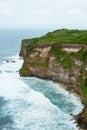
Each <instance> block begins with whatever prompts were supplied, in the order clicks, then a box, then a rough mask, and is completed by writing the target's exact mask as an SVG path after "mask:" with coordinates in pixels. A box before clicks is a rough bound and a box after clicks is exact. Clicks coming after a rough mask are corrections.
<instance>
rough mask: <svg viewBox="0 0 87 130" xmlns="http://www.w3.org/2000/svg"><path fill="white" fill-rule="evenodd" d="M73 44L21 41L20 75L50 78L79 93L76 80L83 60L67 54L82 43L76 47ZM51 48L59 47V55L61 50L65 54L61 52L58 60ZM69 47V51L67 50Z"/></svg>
mask: <svg viewBox="0 0 87 130" xmlns="http://www.w3.org/2000/svg"><path fill="white" fill-rule="evenodd" d="M75 46H76V45H75ZM75 46H74V45H73V44H71V45H67V44H62V45H61V46H60V45H57V46H56V45H55V46H54V45H51V44H33V43H31V42H30V43H28V44H27V43H23V44H22V47H21V51H20V56H22V57H23V58H24V64H23V66H22V68H21V69H20V75H21V76H37V77H40V78H48V79H52V80H53V81H56V82H59V83H62V84H64V85H66V86H67V89H68V90H70V91H74V92H77V93H78V94H81V87H80V86H81V85H80V83H78V82H77V80H78V77H79V76H80V73H81V72H80V71H81V69H80V66H81V65H82V63H83V62H82V61H80V60H79V59H75V58H73V56H69V55H70V54H71V53H73V52H74V51H75V52H76V51H77V52H78V51H79V50H80V49H81V48H82V47H84V45H77V47H76V48H75ZM53 48H56V49H57V48H60V50H61V52H59V56H60V53H62V52H63V53H65V55H64V54H63V55H62V57H60V58H59V60H58V59H57V58H56V56H55V54H54V53H52V49H53ZM70 49H71V52H70V51H68V50H70ZM75 49H76V50H75ZM64 58H65V59H64ZM71 62H72V63H71ZM69 64H70V65H69ZM77 86H78V87H77Z"/></svg>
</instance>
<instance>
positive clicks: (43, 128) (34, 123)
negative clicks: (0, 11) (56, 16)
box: [0, 29, 83, 130]
mask: <svg viewBox="0 0 87 130" xmlns="http://www.w3.org/2000/svg"><path fill="white" fill-rule="evenodd" d="M48 31H49V30H45V29H44V30H43V29H1V30H0V130H79V128H78V127H77V124H76V122H75V120H74V118H73V116H72V115H77V114H79V113H80V112H81V111H82V109H83V104H82V103H81V101H80V99H79V98H78V97H76V96H74V95H73V94H70V93H69V92H67V91H66V90H64V89H63V88H62V87H61V86H60V85H59V84H56V83H54V82H52V81H51V80H43V79H39V78H36V77H20V75H19V69H20V68H21V66H22V63H23V60H22V59H21V58H20V57H19V51H20V48H21V41H22V39H25V38H32V37H37V36H41V35H44V34H45V33H47V32H48Z"/></svg>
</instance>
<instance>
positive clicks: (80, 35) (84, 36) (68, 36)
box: [23, 29, 87, 44]
mask: <svg viewBox="0 0 87 130" xmlns="http://www.w3.org/2000/svg"><path fill="white" fill-rule="evenodd" d="M29 40H30V41H32V42H33V43H39V44H44V43H51V44H52V43H58V44H62V43H82V44H84V43H85V44H87V31H86V30H68V29H61V30H56V31H53V32H49V33H47V34H46V35H44V36H42V37H38V38H32V39H24V40H23V42H28V41H29Z"/></svg>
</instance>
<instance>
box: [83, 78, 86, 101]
mask: <svg viewBox="0 0 87 130" xmlns="http://www.w3.org/2000/svg"><path fill="white" fill-rule="evenodd" d="M82 92H83V95H84V97H85V99H86V102H87V78H86V79H85V80H84V87H83V88H82Z"/></svg>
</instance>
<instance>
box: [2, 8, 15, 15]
mask: <svg viewBox="0 0 87 130" xmlns="http://www.w3.org/2000/svg"><path fill="white" fill-rule="evenodd" d="M0 14H1V15H4V16H9V15H11V14H13V10H12V9H3V10H2V11H1V12H0Z"/></svg>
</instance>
